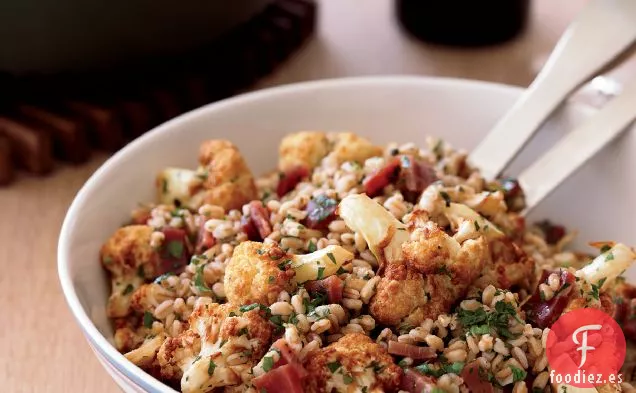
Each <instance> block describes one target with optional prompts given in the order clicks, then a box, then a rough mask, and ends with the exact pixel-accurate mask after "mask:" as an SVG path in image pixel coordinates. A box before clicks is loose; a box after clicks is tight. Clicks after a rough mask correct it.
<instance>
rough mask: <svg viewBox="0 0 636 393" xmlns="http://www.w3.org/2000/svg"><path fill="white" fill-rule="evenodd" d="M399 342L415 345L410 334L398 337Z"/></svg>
mask: <svg viewBox="0 0 636 393" xmlns="http://www.w3.org/2000/svg"><path fill="white" fill-rule="evenodd" d="M397 340H398V342H400V343H404V344H415V340H413V337H411V336H410V335H408V334H402V335H400V336H398V338H397Z"/></svg>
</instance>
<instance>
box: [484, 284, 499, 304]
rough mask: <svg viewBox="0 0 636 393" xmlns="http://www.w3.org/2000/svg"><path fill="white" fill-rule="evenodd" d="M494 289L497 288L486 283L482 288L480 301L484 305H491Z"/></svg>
mask: <svg viewBox="0 0 636 393" xmlns="http://www.w3.org/2000/svg"><path fill="white" fill-rule="evenodd" d="M496 291H497V289H496V288H495V287H494V286H493V285H488V286H487V287H486V289H484V292H483V293H482V294H481V301H482V302H483V303H484V304H485V305H487V306H490V307H492V306H493V303H492V300H493V299H494V298H495V292H496Z"/></svg>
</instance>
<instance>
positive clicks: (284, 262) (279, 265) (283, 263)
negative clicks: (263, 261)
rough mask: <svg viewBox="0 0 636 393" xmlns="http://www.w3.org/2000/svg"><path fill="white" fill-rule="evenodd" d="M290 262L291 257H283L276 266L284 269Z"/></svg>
mask: <svg viewBox="0 0 636 393" xmlns="http://www.w3.org/2000/svg"><path fill="white" fill-rule="evenodd" d="M291 263H292V260H291V259H285V260H284V261H282V262H281V263H279V264H278V268H279V269H280V270H285V269H286V268H287V266H289V265H290V264H291Z"/></svg>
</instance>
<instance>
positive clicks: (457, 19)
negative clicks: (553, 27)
mask: <svg viewBox="0 0 636 393" xmlns="http://www.w3.org/2000/svg"><path fill="white" fill-rule="evenodd" d="M529 8H530V0H396V14H397V18H398V20H399V22H400V23H401V25H402V26H403V27H404V29H406V30H407V31H408V32H409V33H411V34H412V35H413V36H415V37H417V38H419V39H421V40H422V41H425V42H429V43H434V44H442V45H452V46H484V45H493V44H499V43H502V42H505V41H508V40H510V39H512V38H514V37H515V36H517V35H518V34H519V33H520V32H522V31H523V29H524V28H525V26H526V23H527V20H528V14H529Z"/></svg>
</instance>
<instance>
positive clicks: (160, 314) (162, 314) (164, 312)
mask: <svg viewBox="0 0 636 393" xmlns="http://www.w3.org/2000/svg"><path fill="white" fill-rule="evenodd" d="M173 304H174V300H172V299H168V300H164V301H163V302H161V304H159V305H158V306H157V308H155V312H154V314H155V318H157V319H165V318H166V316H168V313H169V312H172V305H173Z"/></svg>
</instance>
